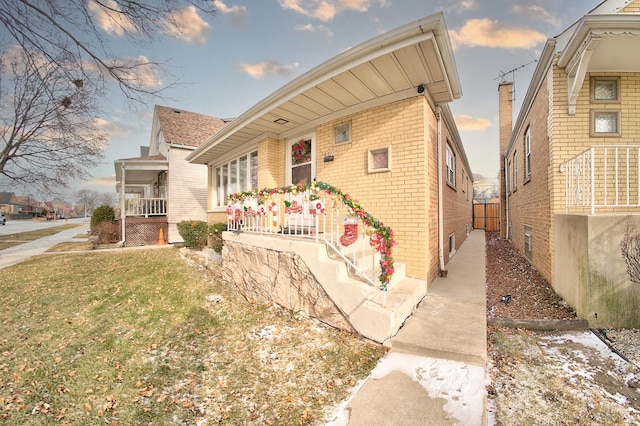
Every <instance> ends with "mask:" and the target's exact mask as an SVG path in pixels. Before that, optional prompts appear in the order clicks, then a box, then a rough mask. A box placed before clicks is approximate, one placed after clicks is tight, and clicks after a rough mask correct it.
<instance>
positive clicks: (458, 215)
mask: <svg viewBox="0 0 640 426" xmlns="http://www.w3.org/2000/svg"><path fill="white" fill-rule="evenodd" d="M346 121H350V122H351V141H350V142H348V143H345V144H337V145H336V144H335V143H334V127H335V125H337V124H341V123H344V122H346ZM443 123H444V121H443ZM442 129H443V141H444V140H446V138H450V139H451V138H452V136H451V135H450V133H449V131H448V129H446V126H445V125H444V124H443V126H442ZM315 136H316V148H315V150H316V179H317V180H319V181H322V182H326V183H328V184H331V185H334V186H336V187H338V188H339V189H341V190H342V191H344V192H345V193H348V194H349V195H351V196H352V197H353V198H355V199H357V200H358V201H359V203H360V205H361V206H362V207H363V208H364V209H365V210H366V211H367V212H369V213H370V214H371V215H373V216H374V217H376V218H378V219H379V220H381V221H383V222H384V224H385V225H388V226H390V227H391V228H392V229H393V231H394V234H395V240H396V246H395V247H394V258H395V259H396V260H398V261H399V262H402V263H405V264H406V265H407V274H408V275H409V276H412V277H416V278H420V279H424V280H426V281H427V282H428V283H431V281H432V280H433V279H434V278H435V276H436V275H437V273H438V270H439V262H438V191H437V188H438V187H437V177H438V170H437V167H436V164H437V121H436V116H435V113H434V111H433V110H432V109H431V108H430V106H429V104H428V103H427V102H426V100H425V99H424V98H423V97H414V98H410V99H405V100H402V101H398V102H394V103H392V104H388V105H384V106H381V107H378V108H375V109H371V110H367V111H363V112H360V113H357V114H354V115H352V116H348V117H344V118H341V119H340V120H337V121H332V122H329V123H326V124H323V125H320V126H318V127H317V128H316V135H315ZM285 147H286V141H285V140H280V141H276V140H273V139H266V140H264V141H261V142H259V143H258V164H259V172H258V184H259V186H260V188H265V187H266V188H270V187H276V186H281V185H284V184H285V169H286V162H285V158H286V157H285ZM385 147H389V148H390V150H391V170H390V171H387V172H380V173H369V172H368V151H369V150H372V149H378V148H385ZM444 149H445V145H444V143H443V156H442V158H443V162H444V158H445V156H444ZM454 149H455V147H454ZM327 151H332V152H334V161H332V162H327V163H325V162H324V160H323V156H322V153H324V152H327ZM456 155H457V156H458V158H461V157H460V155H461V153H459V152H457V151H456ZM463 173H464V176H465V183H466V177H467V176H468V177H469V178H471V176H472V174H471V171H470V170H467V169H466V168H465V167H464V163H463V161H461V160H460V161H457V166H456V174H457V176H456V180H457V182H460V181H461V180H462V174H463ZM443 176H444V173H443ZM461 185H462V184H460V186H458V187H457V188H456V190H452V189H451V188H448V187H447V185H446V182H445V183H444V185H443V187H444V189H445V190H444V193H443V195H444V197H445V198H444V205H445V209H444V211H445V215H450V216H451V217H450V218H448V219H447V220H446V222H445V237H444V241H445V244H447V241H448V235H449V234H450V233H451V232H455V234H456V245H457V246H458V247H459V246H460V244H462V242H463V241H464V239H465V238H466V230H467V229H469V230H470V229H471V224H472V210H471V200H472V198H473V197H472V195H473V190H472V185H471V181H469V187H468V189H467V187H466V186H465V188H464V191H463V190H462V189H463V188H462V186H461ZM467 194H468V200H467ZM208 218H209V221H221V220H222V221H224V220H225V214H224V213H209V216H208ZM445 252H446V250H445Z"/></svg>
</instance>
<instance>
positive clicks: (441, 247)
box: [436, 105, 447, 277]
mask: <svg viewBox="0 0 640 426" xmlns="http://www.w3.org/2000/svg"><path fill="white" fill-rule="evenodd" d="M436 121H437V132H438V136H437V138H438V259H439V262H440V273H439V275H440V276H441V277H446V276H447V270H446V269H445V267H444V217H443V211H444V208H443V205H442V198H443V195H442V109H441V108H440V105H438V106H437V107H436Z"/></svg>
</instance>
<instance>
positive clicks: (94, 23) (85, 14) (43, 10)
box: [0, 0, 215, 193]
mask: <svg viewBox="0 0 640 426" xmlns="http://www.w3.org/2000/svg"><path fill="white" fill-rule="evenodd" d="M198 12H201V13H203V14H209V15H213V14H214V13H215V11H214V9H213V8H212V7H211V6H210V2H209V0H162V1H157V0H65V1H59V0H3V1H1V2H0V25H2V26H3V27H4V31H0V46H4V48H5V49H6V51H5V52H0V53H1V54H2V56H3V61H2V63H0V66H2V70H0V72H1V73H2V74H1V75H2V76H3V77H4V78H3V79H2V80H0V83H2V84H3V85H5V86H7V87H9V86H11V87H12V88H13V90H12V91H9V93H13V96H11V97H10V96H7V95H5V92H6V91H7V88H3V87H2V85H0V89H2V90H3V91H2V92H1V93H0V100H1V101H2V102H3V104H2V105H0V116H1V117H0V118H1V120H2V122H1V123H0V125H1V126H2V128H1V129H0V182H2V181H5V182H6V181H7V180H8V181H9V183H11V184H12V186H13V185H14V184H18V185H23V186H31V187H34V188H36V189H37V190H39V191H40V192H43V193H51V192H60V190H61V189H64V188H66V187H67V186H68V185H69V183H70V181H71V180H80V179H86V178H87V177H89V176H90V171H91V169H93V168H94V167H95V166H96V165H97V164H98V161H99V160H100V158H101V155H102V152H103V150H104V148H105V146H106V143H107V136H106V135H105V134H103V133H101V132H99V130H98V128H97V127H96V124H95V118H96V117H98V115H99V112H100V108H99V107H100V105H99V102H98V100H100V99H102V98H103V97H104V96H106V95H108V94H109V93H110V91H108V90H106V89H107V88H108V87H107V85H108V84H111V83H115V84H116V85H117V86H118V87H119V89H120V91H121V92H122V93H123V94H124V95H125V97H126V99H128V100H130V101H132V104H135V103H136V102H141V103H142V105H145V104H146V103H147V102H149V101H151V100H152V99H154V98H155V97H156V96H158V95H159V94H160V92H161V91H162V90H163V88H167V87H169V86H171V83H166V84H164V85H162V86H160V83H159V81H160V79H159V72H160V70H161V69H162V68H163V67H162V65H163V64H162V63H159V62H155V61H153V60H150V59H148V58H146V57H145V56H144V55H140V56H138V57H137V58H119V57H117V56H116V55H115V54H114V53H113V52H112V51H110V49H109V48H108V46H109V44H110V42H111V41H112V40H111V39H110V38H109V37H108V36H109V35H115V36H117V37H120V38H123V39H125V40H126V41H127V42H128V43H130V44H135V45H138V46H140V47H144V46H146V45H148V44H149V43H150V42H151V41H152V40H154V38H155V36H156V35H158V34H159V33H162V34H167V35H169V36H174V37H180V36H181V35H183V34H184V31H188V30H187V28H188V25H189V24H190V23H191V22H193V19H194V14H195V15H197V13H198ZM198 18H199V16H198ZM7 39H8V40H7ZM9 46H10V47H9ZM8 101H10V102H8ZM4 103H6V104H4Z"/></svg>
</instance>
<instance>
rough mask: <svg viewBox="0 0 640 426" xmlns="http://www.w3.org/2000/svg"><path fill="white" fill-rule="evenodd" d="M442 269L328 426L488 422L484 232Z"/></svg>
mask: <svg viewBox="0 0 640 426" xmlns="http://www.w3.org/2000/svg"><path fill="white" fill-rule="evenodd" d="M447 269H448V271H449V273H448V276H447V278H440V277H439V278H437V279H436V280H435V281H434V283H433V284H432V285H431V287H430V288H429V291H428V292H427V296H425V298H424V299H423V300H422V302H421V303H420V305H419V307H418V309H417V310H416V312H415V313H414V314H413V315H412V316H411V317H410V318H409V319H408V320H407V322H406V323H405V325H404V326H403V327H402V328H401V329H400V331H399V332H398V334H397V335H396V336H395V337H393V338H392V339H391V341H390V345H391V350H390V351H389V353H388V354H387V355H386V356H385V357H384V358H383V359H382V360H381V361H380V363H379V364H378V365H377V366H376V368H375V369H374V370H373V371H372V373H371V375H370V376H369V378H368V379H367V380H366V381H364V383H362V384H361V385H360V388H359V389H358V390H357V392H356V393H355V394H354V396H353V397H352V398H351V399H350V400H349V401H347V402H346V404H345V405H344V406H343V407H341V410H340V411H339V412H338V413H337V414H336V418H335V419H334V420H333V421H331V422H330V423H328V424H329V425H332V426H338V425H348V426H359V425H362V426H364V425H367V426H371V425H385V426H393V425H403V426H410V425H456V424H462V425H479V426H481V425H486V423H487V418H486V402H485V395H486V392H485V364H486V360H487V346H486V330H487V321H486V271H485V236H484V231H482V230H479V231H478V230H476V231H473V232H471V234H469V236H468V238H467V240H466V241H465V242H464V243H463V244H462V246H461V247H460V249H459V250H458V251H457V252H456V253H455V255H454V257H453V258H452V259H451V261H450V262H449V263H448V265H447Z"/></svg>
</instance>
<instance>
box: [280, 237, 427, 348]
mask: <svg viewBox="0 0 640 426" xmlns="http://www.w3.org/2000/svg"><path fill="white" fill-rule="evenodd" d="M292 245H293V246H292V248H294V250H295V251H296V253H298V255H299V256H300V257H301V258H303V259H304V261H305V263H306V264H307V266H308V267H309V269H310V270H311V271H312V272H313V274H314V275H315V277H316V279H317V280H318V282H319V283H320V284H321V285H322V287H323V288H324V289H325V291H326V292H327V294H328V295H329V296H330V297H331V299H332V300H333V301H334V303H335V304H336V306H337V307H338V308H339V309H340V310H341V311H342V312H343V313H344V314H345V316H346V317H347V319H348V320H349V322H350V324H351V325H352V326H353V328H354V329H355V330H356V331H357V332H358V333H360V334H362V335H363V336H364V337H367V338H369V339H371V340H374V341H376V342H380V343H382V342H384V341H386V340H387V339H389V338H391V337H393V336H394V335H395V334H396V333H397V332H398V330H399V329H400V327H402V324H404V322H405V321H406V319H407V318H408V317H409V316H411V314H412V313H413V312H414V311H415V309H416V307H417V306H418V304H419V303H420V301H421V300H422V299H423V298H424V296H425V295H426V294H427V284H426V282H425V281H422V280H418V279H415V278H410V277H407V276H406V266H405V265H404V264H402V263H400V262H397V261H396V262H395V265H394V274H393V279H392V280H391V282H390V283H389V286H388V289H387V291H383V290H380V288H379V287H378V282H376V285H375V286H373V285H371V284H369V283H366V282H364V281H362V280H359V279H357V278H354V277H352V276H351V275H352V274H350V272H349V267H348V265H347V264H346V263H345V262H344V261H343V260H341V259H339V258H338V259H336V258H334V257H333V256H330V254H329V252H328V249H327V247H326V246H325V245H324V244H320V243H317V244H316V243H315V242H311V241H305V240H296V241H295V242H293V243H292Z"/></svg>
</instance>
